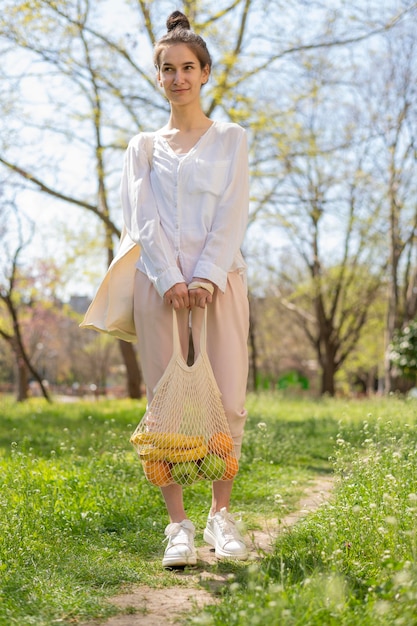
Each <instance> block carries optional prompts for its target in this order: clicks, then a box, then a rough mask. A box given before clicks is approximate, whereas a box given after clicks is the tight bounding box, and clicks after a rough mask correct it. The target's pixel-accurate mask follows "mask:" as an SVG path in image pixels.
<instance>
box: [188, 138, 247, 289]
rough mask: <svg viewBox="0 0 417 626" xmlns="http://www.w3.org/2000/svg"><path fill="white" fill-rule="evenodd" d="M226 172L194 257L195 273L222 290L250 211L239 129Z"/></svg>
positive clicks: (244, 152) (243, 142)
mask: <svg viewBox="0 0 417 626" xmlns="http://www.w3.org/2000/svg"><path fill="white" fill-rule="evenodd" d="M240 131H241V132H240V137H239V140H238V141H236V142H235V144H234V145H235V150H234V154H233V155H232V158H231V162H230V168H229V172H228V183H227V186H226V188H225V191H224V192H223V194H222V196H221V197H220V198H219V204H218V207H217V209H216V212H215V215H214V219H213V222H212V225H211V228H210V231H209V232H208V234H207V238H206V242H205V245H204V248H203V250H202V253H201V255H200V257H199V258H198V260H197V263H196V266H195V269H194V276H196V277H200V278H207V279H208V280H211V281H212V282H214V283H215V284H216V285H217V286H218V287H219V288H220V289H221V290H222V291H224V290H225V288H226V283H227V273H228V271H229V270H230V268H231V267H232V265H233V262H234V260H235V259H236V255H238V254H239V253H240V247H241V245H242V242H243V239H244V236H245V232H246V228H247V223H248V212H249V166H248V147H247V139H246V133H245V132H244V131H243V130H242V129H240Z"/></svg>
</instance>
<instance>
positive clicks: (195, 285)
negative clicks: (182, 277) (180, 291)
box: [188, 279, 214, 295]
mask: <svg viewBox="0 0 417 626" xmlns="http://www.w3.org/2000/svg"><path fill="white" fill-rule="evenodd" d="M199 288H201V289H206V291H208V292H209V294H210V295H213V293H214V286H213V285H212V283H210V282H208V281H204V280H199V279H196V280H193V281H192V282H191V283H190V284H189V285H188V290H190V289H191V290H192V289H199Z"/></svg>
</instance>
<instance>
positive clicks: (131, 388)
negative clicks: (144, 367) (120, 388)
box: [119, 340, 142, 399]
mask: <svg viewBox="0 0 417 626" xmlns="http://www.w3.org/2000/svg"><path fill="white" fill-rule="evenodd" d="M119 348H120V353H121V355H122V357H123V361H124V363H125V365H126V377H127V392H128V394H129V398H136V399H139V398H141V397H142V372H141V370H140V367H139V364H138V360H137V358H136V352H135V349H134V347H133V345H132V344H131V343H129V342H127V341H122V340H120V341H119Z"/></svg>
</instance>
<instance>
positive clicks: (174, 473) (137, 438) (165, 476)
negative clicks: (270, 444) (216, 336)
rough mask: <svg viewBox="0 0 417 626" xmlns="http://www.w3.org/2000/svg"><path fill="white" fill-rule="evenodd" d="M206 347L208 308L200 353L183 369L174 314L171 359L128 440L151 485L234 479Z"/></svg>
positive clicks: (228, 437) (228, 441)
mask: <svg viewBox="0 0 417 626" xmlns="http://www.w3.org/2000/svg"><path fill="white" fill-rule="evenodd" d="M206 341H207V307H206V308H205V311H204V318H203V324H202V328H201V336H200V353H199V355H198V356H197V358H196V360H195V362H194V364H193V365H191V366H188V365H187V363H186V362H185V360H184V358H183V356H182V354H181V348H180V339H179V333H178V323H177V315H176V313H175V310H174V309H173V354H172V357H171V360H170V362H169V364H168V367H167V369H166V370H165V372H164V374H163V376H162V377H161V379H160V381H159V382H158V384H157V386H156V389H155V395H154V397H153V400H152V402H151V403H150V405H149V406H148V408H147V411H146V413H145V415H144V416H143V418H142V419H141V421H140V423H139V425H138V426H137V428H136V430H135V432H134V433H133V435H132V436H131V439H130V441H131V442H132V444H133V445H134V447H135V448H136V451H137V453H138V455H139V458H140V460H141V461H142V466H143V469H144V472H145V475H146V478H147V479H148V480H149V482H151V483H152V484H153V485H157V486H159V487H164V486H166V485H169V484H173V483H177V484H179V485H190V484H192V483H195V482H197V481H198V480H204V479H206V480H210V481H213V480H230V479H232V478H233V477H234V476H235V475H236V474H237V471H238V461H237V458H236V456H235V452H234V444H233V440H232V437H231V435H230V429H229V425H228V423H227V419H226V414H225V412H224V408H223V404H222V401H221V394H220V391H219V388H218V386H217V383H216V380H215V378H214V374H213V370H212V368H211V365H210V361H209V359H208V356H207V351H206Z"/></svg>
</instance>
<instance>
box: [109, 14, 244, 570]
mask: <svg viewBox="0 0 417 626" xmlns="http://www.w3.org/2000/svg"><path fill="white" fill-rule="evenodd" d="M167 28H168V32H167V34H166V35H165V36H163V37H162V38H161V39H160V40H159V41H158V42H157V43H156V44H155V49H154V62H155V66H156V70H157V80H158V83H159V85H160V87H161V88H162V89H163V91H164V94H165V96H166V98H167V99H168V101H169V103H170V107H171V113H170V117H169V120H168V122H167V124H166V125H165V126H164V127H163V128H161V129H159V130H158V131H156V132H155V133H153V134H152V135H151V148H150V149H149V138H150V134H149V133H140V134H139V135H137V136H135V137H134V138H133V139H132V140H131V141H130V143H129V146H128V149H127V152H126V158H125V167H124V175H123V180H122V185H121V198H122V205H123V214H124V221H125V227H126V229H127V231H128V233H129V235H130V237H131V238H132V239H133V240H134V241H136V242H137V243H138V244H139V245H140V248H141V256H140V259H139V262H138V271H137V272H136V279H135V293H134V318H135V327H136V332H137V336H138V346H139V354H140V360H141V364H142V369H143V376H144V380H145V383H146V387H147V398H148V401H149V402H150V401H151V400H152V397H153V389H154V388H155V385H156V384H157V382H158V381H159V379H160V378H161V376H162V374H163V373H164V370H165V369H166V367H167V365H168V362H169V360H170V357H171V353H172V307H173V308H174V309H175V310H176V311H177V317H178V325H179V331H180V339H181V346H182V350H183V353H184V358H187V353H188V344H189V311H190V310H191V309H194V311H193V316H192V319H193V323H192V333H193V340H194V345H195V346H198V345H199V344H198V336H199V330H200V328H201V324H202V318H203V314H204V311H203V310H204V308H205V307H206V306H207V307H208V308H207V344H208V345H207V352H208V356H209V359H210V362H211V365H212V368H213V371H214V375H215V378H216V381H217V384H218V386H219V388H220V391H221V393H222V401H223V404H224V408H225V412H226V416H227V419H228V422H229V425H230V430H231V434H232V437H233V440H234V444H235V451H236V455H237V457H239V455H240V448H241V443H242V437H243V429H244V424H245V420H246V411H245V409H244V402H245V393H246V383H247V375H248V356H247V336H248V326H249V308H248V300H247V294H246V287H245V263H244V261H243V258H242V255H241V253H240V246H241V243H242V240H243V238H244V234H245V230H246V226H247V215H248V202H249V201H248V156H247V143H246V134H245V132H244V130H243V129H242V128H241V127H240V126H238V125H237V124H231V123H220V122H213V121H212V120H210V119H209V118H208V117H207V116H206V115H205V114H204V112H203V110H202V108H201V102H200V90H201V87H202V85H204V84H205V83H206V82H207V81H208V79H209V76H210V71H211V58H210V54H209V52H208V50H207V47H206V44H205V42H204V40H203V39H202V38H201V37H200V36H198V35H196V34H195V33H194V32H193V31H191V30H190V24H189V22H188V19H187V18H186V17H185V16H184V15H183V14H182V13H180V12H179V11H175V12H174V13H172V14H171V15H170V17H169V18H168V20H167ZM232 486H233V481H232V480H230V481H215V482H213V487H212V506H211V510H210V512H209V515H208V519H207V526H206V529H205V531H204V538H205V540H206V541H207V542H208V543H209V544H210V545H212V546H214V548H215V553H216V556H217V557H218V558H237V559H246V558H247V549H246V546H245V543H244V541H243V538H242V537H241V536H240V534H239V532H238V529H237V528H236V525H235V522H234V520H233V517H232V515H231V514H230V513H229V506H230V497H231V492H232ZM161 490H162V494H163V497H164V499H165V503H166V506H167V510H168V514H169V518H170V523H169V524H168V526H167V528H166V530H165V534H166V536H167V538H168V544H167V547H166V550H165V554H164V558H163V565H164V566H165V567H175V566H182V565H187V564H195V563H196V562H197V558H196V552H195V548H194V533H195V528H194V525H193V523H192V522H191V521H190V520H189V519H188V518H187V515H186V512H185V510H184V504H183V494H182V487H181V486H180V485H177V484H171V485H169V486H167V487H162V488H161Z"/></svg>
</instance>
